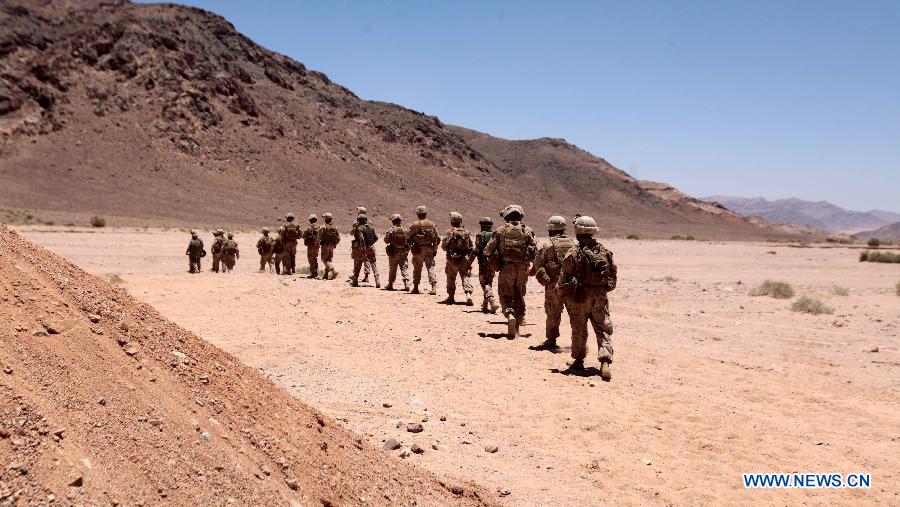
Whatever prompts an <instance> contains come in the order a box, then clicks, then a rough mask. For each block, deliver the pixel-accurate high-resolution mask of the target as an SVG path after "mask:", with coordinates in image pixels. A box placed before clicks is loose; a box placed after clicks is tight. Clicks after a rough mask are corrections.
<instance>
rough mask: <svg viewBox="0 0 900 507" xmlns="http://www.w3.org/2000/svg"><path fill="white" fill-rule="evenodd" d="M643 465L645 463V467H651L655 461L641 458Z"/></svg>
mask: <svg viewBox="0 0 900 507" xmlns="http://www.w3.org/2000/svg"><path fill="white" fill-rule="evenodd" d="M641 463H643V464H645V465H650V464H652V463H653V460H651V459H650V458H641Z"/></svg>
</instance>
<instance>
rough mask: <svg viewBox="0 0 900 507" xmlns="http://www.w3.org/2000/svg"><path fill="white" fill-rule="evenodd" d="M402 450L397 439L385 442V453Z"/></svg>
mask: <svg viewBox="0 0 900 507" xmlns="http://www.w3.org/2000/svg"><path fill="white" fill-rule="evenodd" d="M399 448H400V441H399V440H397V439H396V438H389V439H387V440H385V441H384V446H383V449H384V450H385V451H396V450H397V449H399Z"/></svg>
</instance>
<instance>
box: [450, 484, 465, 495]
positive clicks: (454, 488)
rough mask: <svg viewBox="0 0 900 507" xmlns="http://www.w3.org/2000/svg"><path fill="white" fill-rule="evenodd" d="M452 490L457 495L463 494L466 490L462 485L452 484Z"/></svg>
mask: <svg viewBox="0 0 900 507" xmlns="http://www.w3.org/2000/svg"><path fill="white" fill-rule="evenodd" d="M450 492H451V493H453V494H454V495H456V496H461V495H462V494H463V493H465V492H466V490H464V489H463V488H462V486H450Z"/></svg>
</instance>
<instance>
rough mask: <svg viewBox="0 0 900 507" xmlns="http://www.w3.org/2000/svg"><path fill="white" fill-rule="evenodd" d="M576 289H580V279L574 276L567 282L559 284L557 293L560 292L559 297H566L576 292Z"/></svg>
mask: <svg viewBox="0 0 900 507" xmlns="http://www.w3.org/2000/svg"><path fill="white" fill-rule="evenodd" d="M576 289H578V279H576V278H572V279H571V280H569V281H567V282H565V283H562V284H559V285H557V286H556V293H557V294H559V297H566V296H570V295H572V294H574V293H575V290H576Z"/></svg>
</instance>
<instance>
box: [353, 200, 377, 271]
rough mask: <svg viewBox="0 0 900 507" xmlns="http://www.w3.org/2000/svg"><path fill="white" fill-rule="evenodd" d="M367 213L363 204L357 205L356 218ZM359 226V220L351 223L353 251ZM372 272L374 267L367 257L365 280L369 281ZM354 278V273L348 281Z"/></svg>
mask: <svg viewBox="0 0 900 507" xmlns="http://www.w3.org/2000/svg"><path fill="white" fill-rule="evenodd" d="M366 213H367V211H366V208H364V207H362V206H357V207H356V218H359V217H360V216H365V217H367V218H368V215H366ZM358 227H359V220H354V221H353V223H352V224H350V242H351V243H350V251H351V252H352V251H353V245H354V243H353V241H355V239H354V238H356V229H357V228H358ZM371 272H372V267H371V266H370V265H369V261H368V259H366V260H365V261H363V279H362V281H363V282H368V281H369V273H371ZM352 280H353V275H350V278H347V281H348V282H350V281H352Z"/></svg>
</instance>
